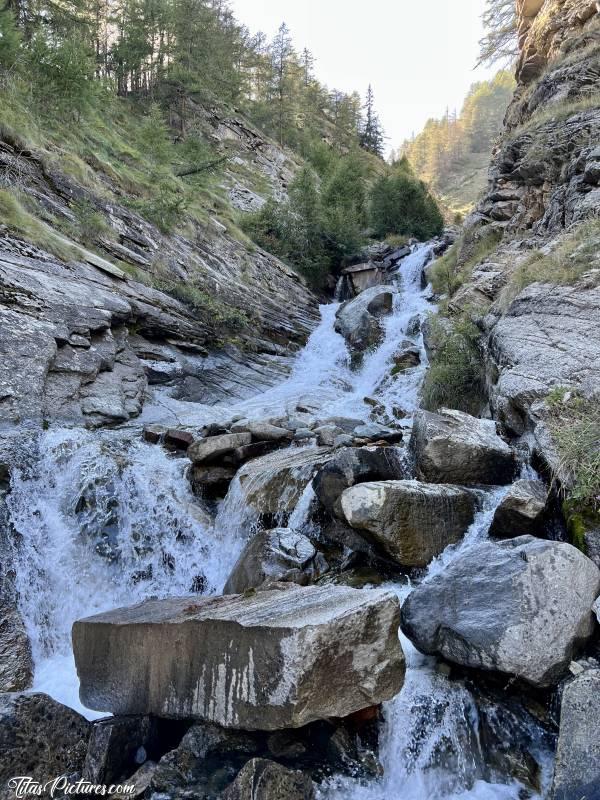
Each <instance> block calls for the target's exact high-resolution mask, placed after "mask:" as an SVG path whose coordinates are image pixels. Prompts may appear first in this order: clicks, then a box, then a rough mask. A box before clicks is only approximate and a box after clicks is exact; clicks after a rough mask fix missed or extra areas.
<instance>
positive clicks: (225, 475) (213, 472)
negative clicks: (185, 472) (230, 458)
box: [190, 464, 235, 489]
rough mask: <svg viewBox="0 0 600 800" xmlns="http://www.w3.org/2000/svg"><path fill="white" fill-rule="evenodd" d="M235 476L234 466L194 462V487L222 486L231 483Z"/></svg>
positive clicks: (192, 471)
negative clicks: (206, 464) (205, 464)
mask: <svg viewBox="0 0 600 800" xmlns="http://www.w3.org/2000/svg"><path fill="white" fill-rule="evenodd" d="M234 476H235V469H234V468H233V467H218V466H215V465H211V464H209V465H208V466H203V465H202V464H194V465H193V466H192V470H191V474H190V478H191V481H192V486H193V487H194V489H201V488H202V487H203V486H221V485H223V484H228V483H230V482H231V481H232V480H233V478H234Z"/></svg>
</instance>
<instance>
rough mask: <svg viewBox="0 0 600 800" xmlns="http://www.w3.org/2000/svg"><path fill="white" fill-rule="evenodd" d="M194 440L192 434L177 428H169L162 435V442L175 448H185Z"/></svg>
mask: <svg viewBox="0 0 600 800" xmlns="http://www.w3.org/2000/svg"><path fill="white" fill-rule="evenodd" d="M193 442H194V434H193V433H191V432H190V431H184V430H180V429H179V428H169V429H168V431H166V433H165V435H164V443H165V445H166V446H167V447H172V448H174V449H175V450H187V449H188V448H189V446H190V445H191V444H193Z"/></svg>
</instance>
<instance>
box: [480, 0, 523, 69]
mask: <svg viewBox="0 0 600 800" xmlns="http://www.w3.org/2000/svg"><path fill="white" fill-rule="evenodd" d="M482 21H483V27H484V30H485V36H484V37H483V38H482V39H481V40H480V42H479V64H487V65H490V64H494V63H496V62H505V63H509V62H511V61H513V60H514V59H515V57H516V56H517V55H518V53H519V46H518V42H517V14H516V4H515V0H486V5H485V11H484V12H483V15H482Z"/></svg>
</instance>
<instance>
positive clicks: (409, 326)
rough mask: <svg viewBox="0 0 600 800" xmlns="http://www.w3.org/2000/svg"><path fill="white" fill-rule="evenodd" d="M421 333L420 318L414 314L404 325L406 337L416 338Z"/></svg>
mask: <svg viewBox="0 0 600 800" xmlns="http://www.w3.org/2000/svg"><path fill="white" fill-rule="evenodd" d="M419 333H421V317H420V315H419V314H414V316H412V317H411V318H410V319H409V320H408V322H407V323H406V335H407V336H417V335H418V334H419Z"/></svg>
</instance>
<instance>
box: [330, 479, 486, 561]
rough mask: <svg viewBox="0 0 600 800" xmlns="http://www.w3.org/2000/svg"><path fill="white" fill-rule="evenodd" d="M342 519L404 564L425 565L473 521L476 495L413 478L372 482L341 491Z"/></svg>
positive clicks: (461, 535)
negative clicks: (343, 517)
mask: <svg viewBox="0 0 600 800" xmlns="http://www.w3.org/2000/svg"><path fill="white" fill-rule="evenodd" d="M341 506H342V511H343V513H344V516H345V518H346V520H347V521H348V524H349V525H350V526H351V527H352V528H354V529H356V530H359V531H364V532H365V535H366V536H367V537H368V538H369V539H370V540H371V541H373V542H375V544H376V545H377V546H378V547H380V548H381V549H382V550H383V551H384V553H385V554H386V555H387V556H389V557H390V558H392V559H394V560H395V561H397V562H398V563H399V564H401V565H402V566H406V567H425V566H427V564H429V563H430V562H431V560H432V559H433V558H435V557H436V556H438V555H440V553H442V552H443V550H445V548H446V547H447V546H448V545H449V544H454V543H456V542H458V541H459V540H460V539H461V538H462V537H463V536H464V534H465V533H466V531H467V528H468V527H469V525H470V524H471V523H472V522H473V518H474V515H475V508H476V497H475V495H474V494H473V493H472V492H470V491H469V490H467V489H463V488H460V487H458V486H450V485H444V484H430V483H422V482H420V481H415V480H399V481H373V482H369V483H360V484H358V485H357V486H352V487H350V488H349V489H346V490H345V491H344V492H343V493H342V496H341Z"/></svg>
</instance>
